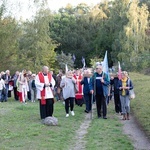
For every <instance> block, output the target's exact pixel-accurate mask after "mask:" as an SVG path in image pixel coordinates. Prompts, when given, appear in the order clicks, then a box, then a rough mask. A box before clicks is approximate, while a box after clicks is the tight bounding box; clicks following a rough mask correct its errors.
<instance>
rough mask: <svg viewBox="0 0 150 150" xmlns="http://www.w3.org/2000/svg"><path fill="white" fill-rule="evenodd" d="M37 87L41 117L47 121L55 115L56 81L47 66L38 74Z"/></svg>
mask: <svg viewBox="0 0 150 150" xmlns="http://www.w3.org/2000/svg"><path fill="white" fill-rule="evenodd" d="M35 86H36V88H37V99H38V100H39V104H40V116H41V119H45V118H46V117H48V116H52V115H53V110H54V108H53V104H54V95H53V91H52V90H53V89H54V86H55V80H54V79H53V77H52V75H51V73H50V72H49V68H48V67H47V66H43V67H42V71H41V72H39V73H38V74H37V76H36V78H35Z"/></svg>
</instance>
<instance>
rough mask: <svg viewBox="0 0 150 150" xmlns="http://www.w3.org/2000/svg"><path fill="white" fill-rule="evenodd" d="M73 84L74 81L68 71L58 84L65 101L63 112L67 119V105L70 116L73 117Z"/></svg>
mask: <svg viewBox="0 0 150 150" xmlns="http://www.w3.org/2000/svg"><path fill="white" fill-rule="evenodd" d="M75 84H76V80H75V78H74V77H73V73H72V72H71V71H68V72H67V73H66V77H64V78H63V79H62V80H61V82H60V87H61V88H62V91H63V98H64V100H65V110H66V117H69V105H70V111H71V115H72V116H74V115H75V113H74V111H73V109H74V100H75Z"/></svg>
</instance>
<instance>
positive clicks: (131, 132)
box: [70, 105, 150, 150]
mask: <svg viewBox="0 0 150 150" xmlns="http://www.w3.org/2000/svg"><path fill="white" fill-rule="evenodd" d="M93 108H95V105H93ZM94 110H95V109H94ZM92 114H93V113H92ZM118 118H119V119H120V120H121V123H122V124H123V133H124V134H126V135H127V136H128V137H129V138H130V139H131V141H132V144H133V146H134V150H150V141H149V139H148V137H147V136H146V135H145V133H144V132H143V131H142V130H141V128H139V126H138V125H137V123H136V120H135V119H134V117H133V116H131V115H130V120H125V121H123V120H122V116H118ZM91 121H92V119H91V114H90V113H89V114H86V115H85V119H84V121H83V123H82V124H81V126H80V128H79V129H78V130H77V131H76V135H75V141H76V143H75V144H74V146H73V149H70V150H85V145H86V141H85V140H84V137H85V135H86V134H87V130H88V128H89V126H90V123H91Z"/></svg>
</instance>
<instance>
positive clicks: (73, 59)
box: [72, 54, 76, 63]
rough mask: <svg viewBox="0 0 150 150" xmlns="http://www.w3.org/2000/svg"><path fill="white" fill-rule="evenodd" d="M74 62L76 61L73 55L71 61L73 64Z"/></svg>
mask: <svg viewBox="0 0 150 150" xmlns="http://www.w3.org/2000/svg"><path fill="white" fill-rule="evenodd" d="M75 60H76V57H75V55H74V54H73V55H72V61H73V63H74V62H75Z"/></svg>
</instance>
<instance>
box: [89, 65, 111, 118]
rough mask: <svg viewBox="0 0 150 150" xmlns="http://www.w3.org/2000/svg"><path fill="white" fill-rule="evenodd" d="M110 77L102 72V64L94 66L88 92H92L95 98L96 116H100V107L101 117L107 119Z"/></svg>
mask: <svg viewBox="0 0 150 150" xmlns="http://www.w3.org/2000/svg"><path fill="white" fill-rule="evenodd" d="M109 84H110V79H109V78H108V74H106V73H104V72H103V68H102V65H101V64H99V65H97V67H96V72H95V73H94V74H93V76H92V77H91V79H90V85H89V88H90V92H91V94H93V93H94V96H95V98H96V108H97V116H98V118H101V108H102V107H103V109H102V112H103V119H107V102H106V100H107V97H108V92H109Z"/></svg>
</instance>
